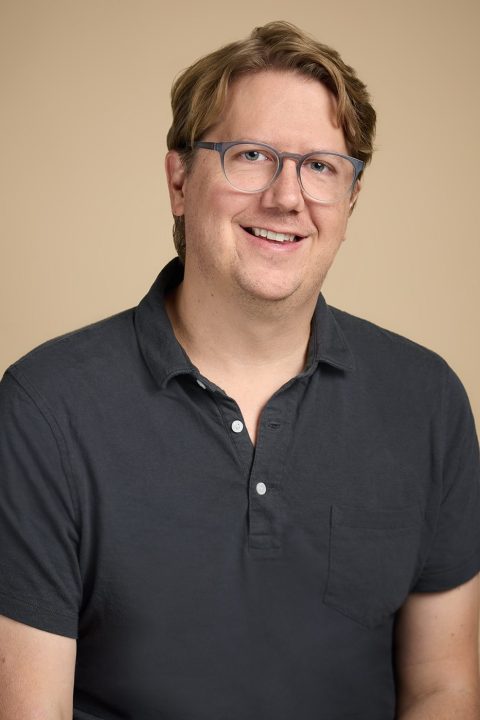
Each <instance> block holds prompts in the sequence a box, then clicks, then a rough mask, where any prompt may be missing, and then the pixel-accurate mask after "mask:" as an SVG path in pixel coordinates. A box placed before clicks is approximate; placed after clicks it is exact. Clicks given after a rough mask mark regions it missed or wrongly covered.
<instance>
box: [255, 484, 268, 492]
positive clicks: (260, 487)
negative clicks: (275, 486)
mask: <svg viewBox="0 0 480 720" xmlns="http://www.w3.org/2000/svg"><path fill="white" fill-rule="evenodd" d="M255 489H256V491H257V493H258V494H259V495H265V493H266V492H267V486H266V485H265V483H257V487H256V488H255Z"/></svg>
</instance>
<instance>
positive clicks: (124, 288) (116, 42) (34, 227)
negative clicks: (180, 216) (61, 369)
mask: <svg viewBox="0 0 480 720" xmlns="http://www.w3.org/2000/svg"><path fill="white" fill-rule="evenodd" d="M272 19H286V20H290V21H292V22H295V23H296V24H298V25H300V26H301V27H303V28H304V29H306V30H308V31H310V32H311V33H312V34H314V35H315V36H316V37H317V38H318V39H319V40H321V41H323V42H326V43H328V44H331V45H333V46H334V47H336V48H337V49H338V50H340V52H341V53H342V55H343V57H344V59H345V60H346V61H347V62H349V63H350V64H352V65H353V66H354V67H355V68H356V69H357V71H358V72H359V74H360V77H361V78H362V79H364V80H365V81H366V82H367V84H368V85H369V88H370V90H371V93H372V95H373V100H374V104H375V106H376V108H377V111H378V114H379V129H378V137H377V152H376V155H375V157H374V162H373V165H372V166H371V168H370V169H369V170H368V172H367V175H366V179H365V183H364V190H363V193H362V196H361V198H360V202H359V203H358V206H357V209H356V211H355V213H354V216H353V218H352V221H351V226H350V231H349V240H348V242H347V243H346V244H345V245H344V246H343V248H342V251H341V253H340V255H339V257H338V258H337V261H336V264H335V265H334V268H333V270H332V272H331V274H330V277H329V278H328V280H327V283H326V285H325V288H324V290H325V295H326V297H327V300H328V301H329V302H330V303H331V304H333V305H336V306H338V307H341V308H344V309H345V310H348V311H350V312H353V313H355V314H357V315H360V316H363V317H367V318H369V319H371V320H373V321H374V322H377V323H379V324H380V325H383V326H385V327H388V328H391V329H393V330H395V331H397V332H399V333H401V334H404V335H407V336H408V337H411V338H412V339H414V340H416V341H418V342H420V343H421V344H424V345H426V346H427V347H431V348H433V349H435V350H436V351H437V352H439V353H440V354H441V355H443V356H444V357H445V358H446V360H447V361H448V362H449V363H450V364H451V365H452V367H453V368H454V369H455V370H456V371H457V372H458V374H459V375H460V377H461V378H462V380H463V382H464V384H465V385H466V387H467V390H468V393H469V395H470V398H471V401H472V405H473V409H474V413H475V415H476V417H477V427H478V418H480V388H479V383H478V380H477V370H478V365H479V358H480V329H479V323H478V307H479V294H480V291H479V282H478V276H479V268H480V262H479V261H480V249H479V233H478V231H477V225H478V220H477V218H478V199H477V194H478V182H479V181H478V176H479V168H480V164H479V161H480V151H479V143H478V128H479V127H480V100H479V90H478V87H479V83H478V72H479V70H480V62H479V60H480V45H479V43H478V28H479V20H480V5H479V4H478V2H477V0H456V2H445V1H444V0H402V2H399V1H398V2H389V1H388V0H363V1H362V2H358V0H336V2H329V3H324V4H322V3H321V2H318V1H317V2H313V1H310V0H295V1H294V2H292V1H291V0H289V2H285V1H284V0H243V1H242V2H239V3H237V4H235V3H233V4H227V3H225V2H220V0H210V1H209V0H205V1H204V2H202V3H199V2H198V1H194V0H187V1H186V2H177V3H172V4H169V5H168V6H167V5H164V4H163V3H162V2H160V1H154V0H135V1H133V0H75V1H74V0H0V92H1V112H0V158H1V167H0V197H1V207H0V242H1V248H0V250H1V267H0V273H1V275H0V313H1V314H0V337H1V348H0V371H2V370H3V369H4V368H5V367H7V365H8V364H9V363H11V362H12V361H14V360H15V359H16V358H18V357H19V356H20V355H21V354H23V353H25V352H26V351H28V350H29V349H31V348H32V347H33V346H35V345H37V344H39V343H40V342H42V341H44V340H46V339H47V338H49V337H52V336H55V335H58V334H60V333H63V332H66V331H68V330H71V329H73V328H75V327H79V326H81V325H85V324H87V323H89V322H92V321H94V320H97V319H99V318H101V317H104V316H106V315H110V314H113V313H115V312H117V311H119V310H122V309H124V308H126V307H129V306H132V305H135V304H137V302H138V301H139V300H140V299H141V297H142V296H143V295H144V294H145V292H146V291H147V289H148V287H149V286H150V284H151V283H152V282H153V280H154V278H155V276H156V275H157V273H158V271H159V270H160V268H161V267H162V265H163V264H164V262H165V261H166V260H168V259H169V258H170V257H171V256H172V254H173V245H172V242H171V235H170V230H171V216H170V211H169V208H168V203H167V193H166V186H165V181H164V177H163V157H164V153H165V140H164V138H165V134H166V131H167V129H168V126H169V123H170V109H169V89H170V85H171V81H172V78H173V77H174V75H175V74H176V73H177V72H178V71H179V70H180V69H182V68H183V67H185V66H186V65H188V64H190V63H191V62H192V61H193V60H195V59H196V58H197V57H198V56H200V55H201V54H203V53H205V52H207V51H209V50H211V49H213V48H215V47H217V46H218V45H220V44H223V43H226V42H228V41H230V40H233V39H237V38H239V37H242V36H244V35H246V34H247V33H248V32H249V31H250V30H251V28H252V27H253V26H254V25H258V24H262V23H264V22H266V21H268V20H272Z"/></svg>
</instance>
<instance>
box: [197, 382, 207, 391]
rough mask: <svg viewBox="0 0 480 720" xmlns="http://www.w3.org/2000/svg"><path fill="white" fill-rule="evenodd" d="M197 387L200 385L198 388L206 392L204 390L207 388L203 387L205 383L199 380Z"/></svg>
mask: <svg viewBox="0 0 480 720" xmlns="http://www.w3.org/2000/svg"><path fill="white" fill-rule="evenodd" d="M197 385H200V387H201V388H202V390H206V389H207V386H206V385H205V383H202V381H201V380H197Z"/></svg>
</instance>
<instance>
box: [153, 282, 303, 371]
mask: <svg viewBox="0 0 480 720" xmlns="http://www.w3.org/2000/svg"><path fill="white" fill-rule="evenodd" d="M316 300H317V297H312V298H310V299H309V301H308V302H307V303H305V302H303V303H302V304H301V305H299V304H298V302H297V305H296V304H295V302H294V301H292V299H291V298H287V299H285V300H281V301H266V300H260V301H258V300H257V299H252V298H251V297H248V298H246V297H242V296H241V295H238V294H237V295H235V294H234V293H221V292H219V291H218V290H214V291H212V290H211V287H208V284H205V285H204V286H202V284H200V285H199V284H198V283H195V284H193V283H190V282H189V281H188V277H187V276H186V277H185V280H184V282H183V283H181V284H180V285H179V286H178V288H177V289H176V290H175V291H174V292H173V293H171V295H170V296H169V297H168V298H167V313H168V315H169V318H170V321H171V323H172V327H173V329H174V332H175V335H176V337H177V340H178V341H179V342H180V344H181V345H182V347H183V348H184V350H185V351H186V353H187V355H188V356H189V357H190V359H191V361H192V362H193V363H194V365H196V366H197V367H198V368H199V370H200V371H201V372H203V373H204V374H205V375H206V376H209V374H210V377H212V379H213V377H214V376H215V374H220V375H223V374H229V375H231V376H236V375H238V376H240V375H241V374H245V373H255V376H256V378H257V379H258V377H259V376H260V377H261V375H262V373H265V374H269V375H271V374H272V373H273V374H278V375H279V376H284V375H290V377H293V376H294V375H296V374H298V372H301V370H303V368H304V367H305V361H306V354H307V347H308V341H309V337H310V322H311V318H312V315H313V312H314V309H315V304H316Z"/></svg>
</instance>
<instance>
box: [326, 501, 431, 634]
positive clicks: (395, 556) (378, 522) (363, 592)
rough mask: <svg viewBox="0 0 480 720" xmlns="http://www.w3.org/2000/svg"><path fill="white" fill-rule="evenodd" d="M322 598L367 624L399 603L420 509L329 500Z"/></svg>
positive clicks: (413, 555)
mask: <svg viewBox="0 0 480 720" xmlns="http://www.w3.org/2000/svg"><path fill="white" fill-rule="evenodd" d="M330 518H331V520H330V556H329V569H328V580H327V587H326V590H325V594H324V598H323V601H324V603H325V604H326V605H328V606H330V607H333V608H335V609H336V610H339V611H340V612H341V613H343V614H344V615H347V616H348V617H350V618H352V619H353V620H356V621H357V622H359V623H361V624H362V625H366V626H367V627H369V628H373V627H375V626H376V625H379V624H380V623H382V622H383V621H385V620H386V619H387V618H388V617H389V616H390V615H392V614H393V613H394V612H395V611H396V610H398V609H399V607H400V606H401V605H402V604H403V602H404V600H405V598H406V596H407V595H408V592H409V588H410V586H411V583H412V579H413V577H414V575H415V570H416V565H417V559H418V550H419V543H420V533H421V527H422V515H421V511H420V508H419V507H418V506H412V507H407V508H402V509H398V510H371V509H365V508H353V507H346V506H343V505H342V506H339V505H335V506H333V507H332V508H331V516H330Z"/></svg>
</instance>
